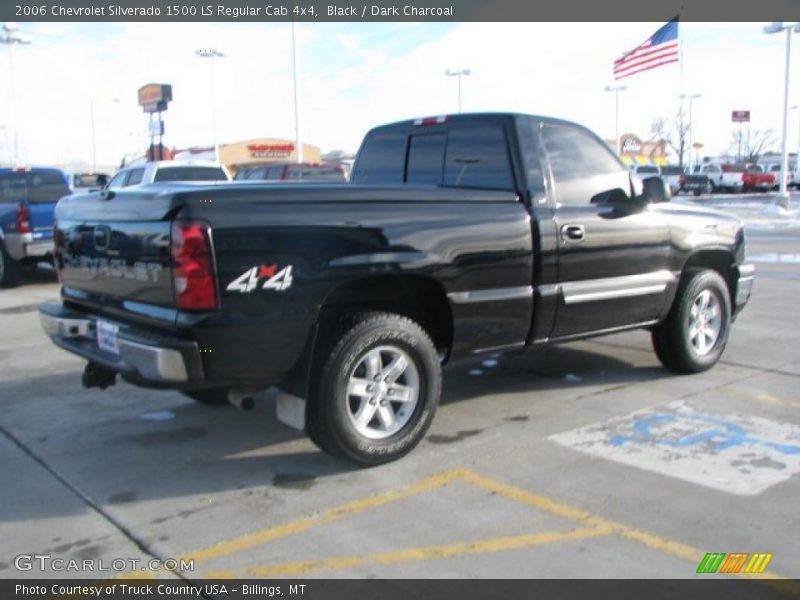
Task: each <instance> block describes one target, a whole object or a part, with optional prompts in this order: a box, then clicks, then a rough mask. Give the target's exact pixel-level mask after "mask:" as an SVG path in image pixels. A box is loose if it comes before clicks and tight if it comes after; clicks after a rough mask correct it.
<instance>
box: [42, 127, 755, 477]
mask: <svg viewBox="0 0 800 600" xmlns="http://www.w3.org/2000/svg"><path fill="white" fill-rule="evenodd" d="M668 200H669V197H668V192H667V191H666V190H665V188H664V184H663V182H662V181H661V179H659V178H657V177H656V178H652V179H648V180H645V181H644V182H643V183H642V182H640V181H638V180H637V179H634V180H632V179H631V177H630V175H629V173H628V170H627V168H626V167H625V166H624V165H623V164H622V163H621V162H620V161H619V160H618V159H617V157H616V156H615V155H614V154H613V152H612V151H611V150H610V149H609V147H608V146H607V145H606V144H605V143H604V142H603V141H602V140H600V139H599V138H598V137H597V136H595V135H594V134H593V133H591V132H590V131H588V130H587V129H585V128H583V127H581V126H579V125H575V124H573V123H569V122H565V121H560V120H555V119H548V118H541V117H535V116H529V115H520V114H474V115H458V116H449V117H437V118H426V119H418V120H415V121H405V122H400V123H395V124H391V125H386V126H383V127H378V128H376V129H373V130H372V131H370V132H369V133H368V135H367V136H366V138H365V140H364V142H363V144H362V147H361V149H360V151H359V154H358V157H357V160H356V162H355V165H354V170H353V174H352V182H351V183H350V184H346V183H342V184H317V185H314V184H300V185H285V184H279V185H271V184H258V183H255V184H250V183H247V182H242V183H224V184H210V185H163V186H158V185H153V186H141V187H138V188H132V189H131V190H130V191H117V192H105V193H96V194H89V195H84V196H79V197H75V196H73V197H69V198H65V199H63V200H62V201H61V202H60V203H59V205H58V208H57V215H56V216H57V225H56V229H55V262H56V266H57V269H58V272H59V276H60V279H61V282H62V284H63V287H62V300H63V302H62V303H59V304H46V305H43V306H42V307H41V309H40V313H41V319H42V323H43V327H44V330H45V331H46V332H47V334H48V335H50V337H51V338H52V340H53V341H54V342H55V343H56V344H57V345H59V346H60V347H61V348H64V349H66V350H68V351H70V352H73V353H75V354H78V355H80V356H82V357H84V358H86V359H87V360H88V364H87V367H86V370H85V372H84V377H83V382H84V385H86V386H87V387H93V386H96V387H103V388H104V387H107V386H109V385H111V384H113V383H114V382H115V377H116V375H117V374H119V375H121V376H122V377H123V378H124V379H125V380H127V381H129V382H131V383H134V384H137V385H141V386H148V387H160V388H169V389H177V390H180V391H182V392H183V393H185V394H186V395H187V396H189V397H191V398H194V399H195V400H198V401H200V402H205V403H224V402H228V401H230V402H231V403H233V404H237V405H239V406H245V407H247V406H249V405H250V404H251V403H252V396H253V395H254V394H255V393H256V392H257V391H259V390H262V389H265V388H267V387H269V386H277V388H278V389H279V390H280V392H279V394H278V396H277V409H278V416H279V418H281V419H282V420H284V421H287V422H289V423H291V424H294V425H295V426H296V427H302V428H304V429H305V430H306V431H307V433H308V434H309V436H310V437H311V438H312V439H313V441H314V442H315V443H316V444H317V445H319V446H320V447H321V448H322V449H324V450H326V451H328V452H330V453H333V454H335V455H338V456H342V457H345V458H347V459H350V460H352V461H356V462H358V463H362V464H378V463H382V462H387V461H389V460H393V459H396V458H398V457H399V456H402V455H403V454H405V453H407V452H408V451H410V450H411V449H412V448H413V447H414V446H415V445H416V444H417V443H418V442H419V441H420V439H421V438H422V437H423V435H424V433H425V431H426V429H427V428H428V426H429V425H430V422H431V420H432V418H433V415H434V412H435V410H436V407H437V403H438V401H439V396H440V388H441V378H440V369H441V365H442V364H444V363H446V362H448V361H452V360H456V359H461V358H465V357H470V356H473V355H476V354H480V353H483V352H498V351H503V350H509V349H518V348H525V347H530V346H535V345H537V344H548V343H554V342H561V341H567V340H575V339H579V338H585V337H590V336H597V335H603V334H607V333H612V332H618V331H623V330H627V329H634V328H648V329H650V330H651V331H652V338H653V344H654V346H655V350H656V353H657V355H658V357H659V359H660V360H661V362H662V363H663V364H664V365H665V366H667V367H668V368H670V369H672V370H675V371H678V372H684V373H690V372H698V371H702V370H704V369H708V368H710V367H711V366H712V365H714V363H716V361H717V360H718V359H719V357H720V355H721V353H722V351H723V349H724V347H725V343H726V341H727V339H728V330H729V326H730V324H731V322H732V321H733V319H734V317H735V316H736V314H737V313H738V311H740V310H741V309H742V308H743V306H744V305H745V303H746V302H747V300H748V298H749V296H750V291H751V288H752V284H753V274H754V269H753V267H752V266H751V265H749V264H746V263H745V240H744V233H743V229H742V225H741V223H740V222H738V221H737V220H736V219H733V218H729V217H727V216H724V215H722V214H720V213H716V212H712V211H707V210H699V209H695V208H691V207H687V206H678V205H674V204H672V203H670V202H669V201H668Z"/></svg>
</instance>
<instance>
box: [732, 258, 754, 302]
mask: <svg viewBox="0 0 800 600" xmlns="http://www.w3.org/2000/svg"><path fill="white" fill-rule="evenodd" d="M737 271H738V280H737V281H736V298H735V303H734V304H735V307H734V313H738V312H739V311H740V310H742V309H743V308H744V307H745V305H746V304H747V301H748V300H750V294H751V293H752V292H753V282H754V281H755V276H756V267H755V265H752V264H742V265H739V266H738V267H737Z"/></svg>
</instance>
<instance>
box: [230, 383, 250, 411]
mask: <svg viewBox="0 0 800 600" xmlns="http://www.w3.org/2000/svg"><path fill="white" fill-rule="evenodd" d="M255 393H256V390H254V389H252V388H231V389H230V391H229V392H228V402H230V403H231V404H233V405H234V406H235V407H236V408H238V409H239V410H243V411H248V410H253V407H254V406H255V405H256V401H255V400H253V396H254V395H255Z"/></svg>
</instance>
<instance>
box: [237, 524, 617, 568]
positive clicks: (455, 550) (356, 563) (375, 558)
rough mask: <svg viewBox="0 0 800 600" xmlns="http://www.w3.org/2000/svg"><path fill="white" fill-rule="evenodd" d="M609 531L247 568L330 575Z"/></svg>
mask: <svg viewBox="0 0 800 600" xmlns="http://www.w3.org/2000/svg"><path fill="white" fill-rule="evenodd" d="M609 533H610V530H604V529H598V528H596V527H584V528H581V529H573V530H571V531H547V532H543V533H531V534H527V535H514V536H509V537H500V538H493V539H486V540H478V541H473V542H458V543H455V544H444V545H441V546H422V547H419V548H409V549H406V550H396V551H390V552H378V553H372V554H364V555H361V556H341V557H335V558H327V559H324V560H310V561H302V562H294V563H283V564H277V565H264V566H254V567H250V568H249V569H248V570H247V571H248V573H250V574H252V575H256V576H258V577H288V576H296V575H304V574H306V573H309V572H311V571H322V570H324V571H331V570H341V569H349V568H354V567H361V566H364V565H368V564H378V565H393V564H398V563H403V562H410V561H417V560H431V559H437V558H450V557H456V556H464V555H468V554H483V553H486V552H503V551H508V550H517V549H519V548H528V547H530V546H541V545H544V544H552V543H554V542H561V541H568V540H581V539H586V538H590V537H598V536H602V535H608V534H609Z"/></svg>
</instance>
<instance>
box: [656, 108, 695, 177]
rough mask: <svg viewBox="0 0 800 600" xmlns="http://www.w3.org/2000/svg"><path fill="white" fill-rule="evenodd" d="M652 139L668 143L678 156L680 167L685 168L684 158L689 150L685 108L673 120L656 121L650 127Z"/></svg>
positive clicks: (659, 119)
mask: <svg viewBox="0 0 800 600" xmlns="http://www.w3.org/2000/svg"><path fill="white" fill-rule="evenodd" d="M650 137H652V138H654V139H656V140H658V141H664V142H666V143H667V145H668V146H669V147H670V148H672V151H673V152H675V154H677V155H678V166H680V167H683V162H684V161H683V158H684V156H685V155H686V153H687V152H688V150H689V147H688V146H689V123H688V121H687V120H686V111H685V110H683V107H681V108H679V109H678V111H677V112H676V113H675V116H674V117H672V118H669V119H665V118H658V119H654V120H653V124H652V125H650Z"/></svg>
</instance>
